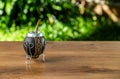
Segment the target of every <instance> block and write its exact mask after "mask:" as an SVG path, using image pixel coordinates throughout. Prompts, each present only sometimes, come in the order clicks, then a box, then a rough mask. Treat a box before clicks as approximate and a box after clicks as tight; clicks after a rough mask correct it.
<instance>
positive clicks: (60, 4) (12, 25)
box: [0, 0, 120, 41]
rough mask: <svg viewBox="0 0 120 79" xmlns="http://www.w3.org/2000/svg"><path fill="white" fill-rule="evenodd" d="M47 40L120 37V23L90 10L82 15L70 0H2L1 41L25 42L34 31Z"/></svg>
mask: <svg viewBox="0 0 120 79" xmlns="http://www.w3.org/2000/svg"><path fill="white" fill-rule="evenodd" d="M38 19H41V24H40V27H39V31H41V32H43V34H44V35H45V38H46V40H56V41H57V40H58V41H59V40H120V36H119V35H120V24H119V23H118V24H116V23H114V22H112V21H111V20H110V19H109V18H108V16H106V15H104V16H98V15H96V14H94V13H93V12H92V11H90V10H89V9H87V10H86V13H85V14H84V15H80V12H79V9H78V7H77V6H75V5H74V4H72V3H71V0H0V41H23V39H24V38H25V36H26V34H27V33H28V32H29V31H34V29H35V25H36V22H37V20H38Z"/></svg>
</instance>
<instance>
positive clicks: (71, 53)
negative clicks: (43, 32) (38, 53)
mask: <svg viewBox="0 0 120 79" xmlns="http://www.w3.org/2000/svg"><path fill="white" fill-rule="evenodd" d="M44 53H45V56H46V62H45V63H43V62H42V61H41V57H39V59H38V60H36V62H34V61H32V62H31V65H29V66H27V67H26V64H25V51H24V50H23V46H22V42H0V79H120V42H117V41H116V42H109V41H108V42H96V41H93V42H91V41H88V42H87V41H86V42H84V41H81V42H80V41H78V42H75V41H68V42H67V41H66V42H52V41H51V42H50V41H49V42H47V46H46V49H45V52H44ZM28 67H30V68H28Z"/></svg>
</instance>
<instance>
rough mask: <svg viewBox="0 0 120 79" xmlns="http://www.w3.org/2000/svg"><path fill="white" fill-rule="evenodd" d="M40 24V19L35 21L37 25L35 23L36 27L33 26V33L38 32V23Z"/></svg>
mask: <svg viewBox="0 0 120 79" xmlns="http://www.w3.org/2000/svg"><path fill="white" fill-rule="evenodd" d="M39 24H40V19H39V20H38V21H37V25H36V28H35V33H37V32H38V25H39Z"/></svg>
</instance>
